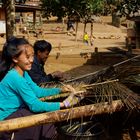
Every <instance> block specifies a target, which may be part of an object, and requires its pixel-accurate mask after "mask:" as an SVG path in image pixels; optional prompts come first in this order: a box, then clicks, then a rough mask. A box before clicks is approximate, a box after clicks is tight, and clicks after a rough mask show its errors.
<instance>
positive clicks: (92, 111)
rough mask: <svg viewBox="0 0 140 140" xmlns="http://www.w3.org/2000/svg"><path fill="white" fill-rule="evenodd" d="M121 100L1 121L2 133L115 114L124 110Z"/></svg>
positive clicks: (0, 129)
mask: <svg viewBox="0 0 140 140" xmlns="http://www.w3.org/2000/svg"><path fill="white" fill-rule="evenodd" d="M122 107H123V103H122V102H121V100H116V101H113V102H112V103H110V104H109V103H108V102H104V103H98V104H92V105H86V106H81V107H75V108H70V109H64V110H58V111H55V112H49V113H42V114H37V115H31V116H26V117H20V118H15V119H10V120H5V121H0V132H2V131H10V130H16V129H21V128H26V127H30V126H35V125H41V124H47V123H55V122H61V121H64V120H69V119H74V118H80V117H86V116H93V115H99V114H105V113H113V112H116V111H120V110H122Z"/></svg>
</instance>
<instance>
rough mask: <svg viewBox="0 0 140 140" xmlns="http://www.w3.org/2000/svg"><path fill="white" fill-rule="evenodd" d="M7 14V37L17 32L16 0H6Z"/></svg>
mask: <svg viewBox="0 0 140 140" xmlns="http://www.w3.org/2000/svg"><path fill="white" fill-rule="evenodd" d="M4 7H5V15H6V39H7V40H8V39H9V38H10V37H12V36H14V33H15V0H5V1H4Z"/></svg>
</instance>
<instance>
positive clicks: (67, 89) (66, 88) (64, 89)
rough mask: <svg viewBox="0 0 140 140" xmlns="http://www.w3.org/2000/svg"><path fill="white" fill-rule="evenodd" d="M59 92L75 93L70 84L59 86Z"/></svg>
mask: <svg viewBox="0 0 140 140" xmlns="http://www.w3.org/2000/svg"><path fill="white" fill-rule="evenodd" d="M61 92H71V93H75V92H76V91H75V89H74V88H73V87H72V86H71V85H64V86H63V87H62V88H61Z"/></svg>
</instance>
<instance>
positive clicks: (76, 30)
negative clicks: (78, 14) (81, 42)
mask: <svg viewBox="0 0 140 140" xmlns="http://www.w3.org/2000/svg"><path fill="white" fill-rule="evenodd" d="M77 32H78V21H76V29H75V41H76V42H77Z"/></svg>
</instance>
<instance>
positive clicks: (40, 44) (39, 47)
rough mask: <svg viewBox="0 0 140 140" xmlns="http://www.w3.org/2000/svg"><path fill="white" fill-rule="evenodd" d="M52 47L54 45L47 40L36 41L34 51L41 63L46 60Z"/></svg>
mask: <svg viewBox="0 0 140 140" xmlns="http://www.w3.org/2000/svg"><path fill="white" fill-rule="evenodd" d="M51 49H52V45H51V44H50V43H49V42H47V41H45V40H38V41H36V42H35V43H34V52H35V55H36V56H37V58H38V60H39V62H40V63H45V62H46V60H47V58H48V56H49V53H50V51H51Z"/></svg>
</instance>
